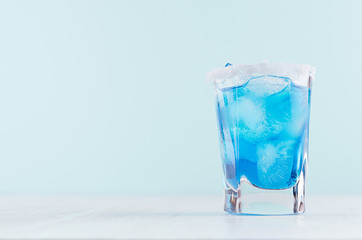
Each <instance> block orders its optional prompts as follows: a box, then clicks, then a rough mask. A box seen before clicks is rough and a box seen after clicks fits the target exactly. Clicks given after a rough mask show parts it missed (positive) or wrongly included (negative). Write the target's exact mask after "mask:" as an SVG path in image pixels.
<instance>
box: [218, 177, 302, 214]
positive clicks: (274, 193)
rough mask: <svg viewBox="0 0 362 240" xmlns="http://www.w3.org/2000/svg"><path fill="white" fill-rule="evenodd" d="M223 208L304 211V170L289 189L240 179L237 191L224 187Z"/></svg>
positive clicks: (242, 211)
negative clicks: (257, 184)
mask: <svg viewBox="0 0 362 240" xmlns="http://www.w3.org/2000/svg"><path fill="white" fill-rule="evenodd" d="M224 210H225V211H226V212H229V213H232V214H241V215H242V214H245V215H248V214H249V215H250V214H251V215H286V214H301V213H304V211H305V172H304V171H302V174H301V176H300V177H299V181H298V183H297V184H296V185H295V186H294V187H292V188H289V189H283V190H267V189H261V188H257V187H255V186H253V185H251V184H250V183H249V181H247V180H246V179H242V180H241V182H240V187H239V189H238V190H237V191H235V190H233V189H225V204H224Z"/></svg>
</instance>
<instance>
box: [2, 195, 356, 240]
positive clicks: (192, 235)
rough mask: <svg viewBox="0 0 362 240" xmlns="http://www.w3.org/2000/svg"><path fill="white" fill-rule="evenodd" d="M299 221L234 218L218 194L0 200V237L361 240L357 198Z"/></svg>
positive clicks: (315, 209) (313, 210) (337, 200)
mask: <svg viewBox="0 0 362 240" xmlns="http://www.w3.org/2000/svg"><path fill="white" fill-rule="evenodd" d="M307 201H308V202H307V212H306V213H305V214H304V215H299V216H233V215H229V214H226V213H224V212H223V210H222V207H223V198H222V195H220V196H214V195H212V196H123V197H122V196H118V197H111V196H108V197H104V196H98V197H94V196H1V197H0V239H362V196H308V199H307Z"/></svg>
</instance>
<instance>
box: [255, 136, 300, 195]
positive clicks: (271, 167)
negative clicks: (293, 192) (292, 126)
mask: <svg viewBox="0 0 362 240" xmlns="http://www.w3.org/2000/svg"><path fill="white" fill-rule="evenodd" d="M295 145H296V142H295V141H267V142H264V143H262V144H260V145H259V146H258V148H257V157H258V160H257V171H258V180H259V184H260V187H262V188H271V189H278V188H283V186H284V187H285V186H286V185H287V183H288V181H289V180H290V178H291V174H292V167H293V161H294V155H295Z"/></svg>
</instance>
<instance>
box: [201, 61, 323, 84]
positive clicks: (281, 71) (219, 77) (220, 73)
mask: <svg viewBox="0 0 362 240" xmlns="http://www.w3.org/2000/svg"><path fill="white" fill-rule="evenodd" d="M315 71H316V70H315V68H314V67H312V66H310V65H308V64H293V63H269V62H262V63H256V64H240V65H230V66H228V67H223V68H216V69H214V70H212V71H210V72H209V73H208V74H207V77H206V79H207V81H208V82H211V83H214V84H227V82H230V81H235V78H243V79H245V77H254V76H263V75H275V76H280V77H288V78H290V79H291V80H292V81H293V82H294V83H295V84H297V85H303V86H308V82H309V79H311V80H312V81H313V80H314V76H315ZM244 81H245V80H244ZM238 82H239V83H240V80H239V81H238ZM229 84H230V83H229Z"/></svg>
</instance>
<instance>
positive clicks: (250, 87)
mask: <svg viewBox="0 0 362 240" xmlns="http://www.w3.org/2000/svg"><path fill="white" fill-rule="evenodd" d="M314 72H315V69H314V68H313V67H311V66H309V65H298V64H281V63H274V64H272V63H260V64H250V65H248V64H242V65H237V66H233V65H231V64H226V66H225V67H224V68H220V69H215V70H213V71H211V72H210V73H209V74H208V79H209V81H211V82H212V83H213V85H214V88H215V92H216V111H217V119H218V127H219V141H220V152H221V159H222V165H223V173H224V183H225V184H224V185H225V204H224V210H225V211H226V212H229V213H233V214H299V213H303V212H304V211H305V184H306V171H307V165H308V137H309V116H310V97H311V85H312V80H313V78H314Z"/></svg>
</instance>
